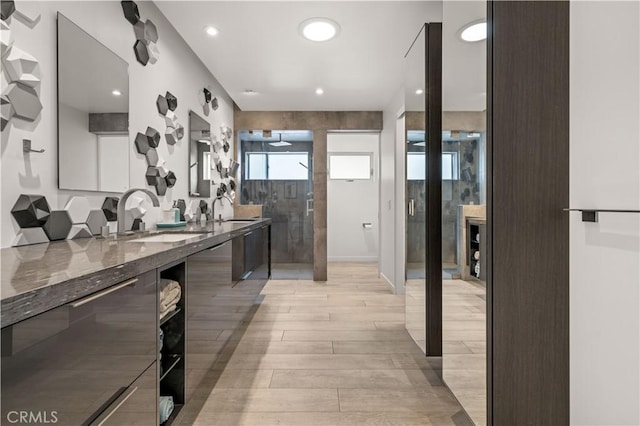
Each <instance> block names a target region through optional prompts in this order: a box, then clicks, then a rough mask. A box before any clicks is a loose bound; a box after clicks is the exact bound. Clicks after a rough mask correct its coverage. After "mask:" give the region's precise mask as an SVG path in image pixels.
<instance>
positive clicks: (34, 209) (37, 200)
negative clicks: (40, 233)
mask: <svg viewBox="0 0 640 426" xmlns="http://www.w3.org/2000/svg"><path fill="white" fill-rule="evenodd" d="M50 213H51V208H50V207H49V203H48V202H47V199H46V198H45V197H44V196H43V195H29V194H26V195H25V194H22V195H20V196H19V197H18V200H17V201H16V203H15V204H14V205H13V208H12V209H11V215H12V216H13V218H14V219H15V220H16V222H17V223H18V226H20V228H37V227H40V226H43V225H44V224H45V223H46V222H47V219H49V214H50Z"/></svg>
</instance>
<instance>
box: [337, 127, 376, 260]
mask: <svg viewBox="0 0 640 426" xmlns="http://www.w3.org/2000/svg"><path fill="white" fill-rule="evenodd" d="M379 150H380V135H379V134H378V133H329V134H327V153H328V154H329V155H331V153H334V152H343V153H370V154H371V155H372V161H371V164H372V167H373V177H372V179H370V180H354V181H351V182H349V181H346V180H332V179H327V260H328V261H329V262H377V261H378V251H379V229H378V226H379V223H380V222H379V219H378V208H379V201H378V200H379V190H380V187H379V175H380V167H379ZM329 160H330V159H329V157H327V162H329ZM363 223H371V224H372V227H371V228H367V229H365V228H363V226H362V224H363Z"/></svg>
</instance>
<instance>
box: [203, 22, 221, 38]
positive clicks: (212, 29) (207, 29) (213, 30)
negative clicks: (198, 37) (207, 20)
mask: <svg viewBox="0 0 640 426" xmlns="http://www.w3.org/2000/svg"><path fill="white" fill-rule="evenodd" d="M204 32H205V33H207V35H208V36H209V37H215V36H217V35H218V34H219V33H220V31H218V29H217V28H216V27H213V26H211V25H208V26H206V27H204Z"/></svg>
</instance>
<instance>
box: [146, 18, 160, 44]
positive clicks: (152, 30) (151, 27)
mask: <svg viewBox="0 0 640 426" xmlns="http://www.w3.org/2000/svg"><path fill="white" fill-rule="evenodd" d="M144 39H145V40H147V41H149V42H151V43H157V42H158V29H157V28H156V25H155V24H154V23H153V22H151V20H150V19H147V20H146V21H144Z"/></svg>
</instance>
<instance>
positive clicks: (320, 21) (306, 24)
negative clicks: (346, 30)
mask: <svg viewBox="0 0 640 426" xmlns="http://www.w3.org/2000/svg"><path fill="white" fill-rule="evenodd" d="M298 31H300V34H302V36H303V37H304V38H306V39H307V40H311V41H318V42H322V41H328V40H331V39H332V38H334V37H335V36H337V35H338V33H339V32H340V25H338V23H337V22H336V21H333V20H331V19H329V18H311V19H307V20H305V21H302V23H301V24H300V26H299V27H298Z"/></svg>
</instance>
